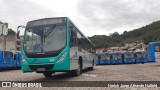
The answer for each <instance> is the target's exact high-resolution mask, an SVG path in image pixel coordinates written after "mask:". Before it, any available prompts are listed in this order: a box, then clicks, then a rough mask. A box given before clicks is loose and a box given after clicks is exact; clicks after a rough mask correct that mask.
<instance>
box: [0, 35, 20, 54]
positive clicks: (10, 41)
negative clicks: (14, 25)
mask: <svg viewBox="0 0 160 90" xmlns="http://www.w3.org/2000/svg"><path fill="white" fill-rule="evenodd" d="M5 37H6V44H5V43H4V41H5V40H4V36H0V49H1V50H4V45H5V47H6V48H5V49H6V50H7V51H13V52H20V50H21V49H20V50H17V47H19V48H21V40H18V39H17V38H16V35H7V36H5ZM17 42H20V45H17Z"/></svg>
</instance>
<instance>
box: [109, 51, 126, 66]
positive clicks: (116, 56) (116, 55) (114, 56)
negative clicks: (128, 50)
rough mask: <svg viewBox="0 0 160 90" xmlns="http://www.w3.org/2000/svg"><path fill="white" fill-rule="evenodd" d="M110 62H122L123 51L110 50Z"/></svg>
mask: <svg viewBox="0 0 160 90" xmlns="http://www.w3.org/2000/svg"><path fill="white" fill-rule="evenodd" d="M111 64H123V53H121V52H112V53H111Z"/></svg>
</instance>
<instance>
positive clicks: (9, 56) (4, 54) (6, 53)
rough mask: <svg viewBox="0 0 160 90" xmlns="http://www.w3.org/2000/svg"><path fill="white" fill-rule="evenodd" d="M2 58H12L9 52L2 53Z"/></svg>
mask: <svg viewBox="0 0 160 90" xmlns="http://www.w3.org/2000/svg"><path fill="white" fill-rule="evenodd" d="M3 57H7V58H12V57H13V53H12V52H9V51H3Z"/></svg>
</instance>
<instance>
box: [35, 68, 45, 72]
mask: <svg viewBox="0 0 160 90" xmlns="http://www.w3.org/2000/svg"><path fill="white" fill-rule="evenodd" d="M37 71H45V68H37Z"/></svg>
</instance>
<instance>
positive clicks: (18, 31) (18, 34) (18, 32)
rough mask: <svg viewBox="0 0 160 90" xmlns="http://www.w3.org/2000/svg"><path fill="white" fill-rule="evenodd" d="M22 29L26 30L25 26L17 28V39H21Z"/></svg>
mask: <svg viewBox="0 0 160 90" xmlns="http://www.w3.org/2000/svg"><path fill="white" fill-rule="evenodd" d="M20 28H25V26H23V25H20V26H18V27H17V38H20V30H19V29H20Z"/></svg>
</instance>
